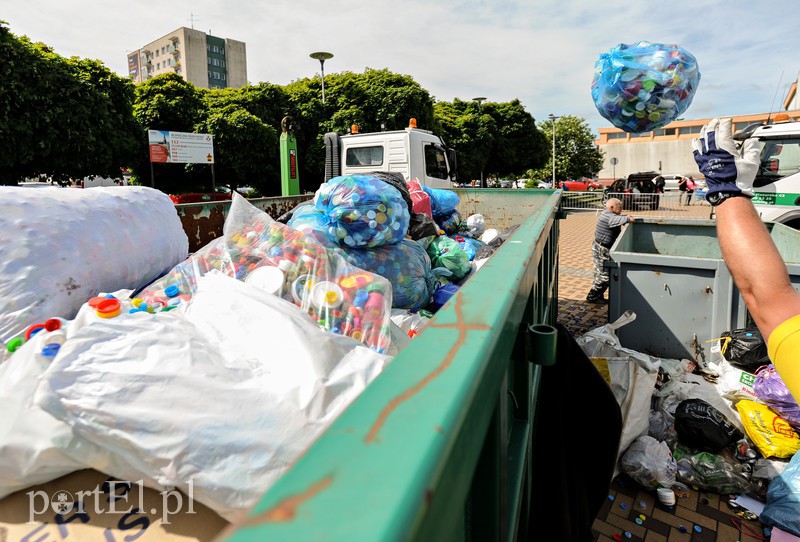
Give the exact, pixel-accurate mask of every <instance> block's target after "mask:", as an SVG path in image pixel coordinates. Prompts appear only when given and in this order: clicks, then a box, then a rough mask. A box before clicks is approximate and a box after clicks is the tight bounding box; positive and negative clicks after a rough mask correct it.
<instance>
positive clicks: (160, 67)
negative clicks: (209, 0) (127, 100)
mask: <svg viewBox="0 0 800 542" xmlns="http://www.w3.org/2000/svg"><path fill="white" fill-rule="evenodd" d="M172 72H174V73H177V74H178V75H180V76H181V77H182V78H183V79H185V80H187V81H189V82H190V83H193V84H194V85H196V86H198V87H203V88H229V87H230V88H238V87H242V86H244V85H246V84H247V49H246V46H245V43H244V42H242V41H237V40H233V39H229V38H220V37H217V36H212V35H210V34H206V33H205V32H201V31H200V30H194V29H192V28H186V27H182V28H178V29H177V30H174V31H172V32H170V33H169V34H167V35H165V36H162V37H160V38H158V39H157V40H155V41H153V42H150V43H148V44H147V45H144V46H142V47H141V48H140V49H138V50H136V51H132V52H131V53H130V54H128V75H129V77H130V78H131V79H132V80H133V81H134V82H136V83H141V82H143V81H147V80H148V79H150V78H151V77H155V76H156V75H160V74H162V73H172Z"/></svg>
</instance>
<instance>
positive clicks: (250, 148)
mask: <svg viewBox="0 0 800 542" xmlns="http://www.w3.org/2000/svg"><path fill="white" fill-rule="evenodd" d="M0 55H2V56H0V58H3V62H2V63H0V80H2V85H0V143H2V144H4V148H6V149H12V152H6V153H3V154H0V182H7V183H15V182H17V181H18V180H19V179H21V178H23V177H26V176H35V175H37V174H40V173H44V174H48V175H54V176H56V177H58V178H68V177H71V178H81V177H84V176H86V175H93V174H99V175H104V176H118V175H119V170H120V168H121V167H128V168H131V169H133V171H134V178H135V179H137V180H138V181H139V182H141V183H142V184H150V175H151V173H150V172H151V171H152V172H153V173H155V183H154V185H155V186H156V187H157V188H159V189H161V190H164V191H166V192H189V191H196V190H210V187H211V174H210V169H209V168H208V167H207V166H205V165H201V164H196V165H195V164H190V165H185V164H155V165H154V164H151V163H150V162H149V154H148V149H147V134H146V130H148V129H152V130H167V131H176V132H194V133H198V132H199V133H211V134H213V135H214V143H215V161H216V163H215V164H214V173H215V180H216V183H217V184H218V185H222V184H227V185H230V186H232V187H236V186H242V185H249V186H253V187H255V188H257V189H258V191H259V192H260V193H261V194H263V195H277V194H278V193H279V191H280V162H279V161H280V158H279V156H278V149H279V135H280V123H281V119H282V118H283V117H284V116H286V115H287V114H288V115H292V116H293V117H294V121H295V125H296V126H297V127H298V129H297V130H296V131H295V137H296V139H297V146H298V156H299V160H298V165H299V173H300V188H301V190H304V191H314V190H316V189H317V187H318V186H319V184H320V182H321V181H322V177H323V171H324V156H325V152H324V135H325V133H327V132H339V133H346V132H349V131H350V129H351V126H353V125H358V128H359V131H360V132H379V131H383V130H399V129H403V128H405V127H406V126H408V122H409V119H411V118H415V119H416V121H417V126H418V127H419V128H423V129H428V130H431V131H433V132H434V133H437V134H439V135H441V136H442V138H443V139H444V141H445V143H446V144H448V145H449V146H452V147H453V148H455V149H456V151H457V152H458V157H459V158H458V169H459V174H460V179H461V180H467V179H478V178H480V177H481V175H482V174H483V176H484V177H490V176H496V177H518V176H521V175H524V172H525V171H526V170H527V171H528V172H530V173H531V174H533V177H532V178H536V177H537V176H538V177H539V178H542V177H545V178H546V177H549V174H548V173H547V172H548V170H549V169H550V168H551V167H552V162H551V161H550V160H551V152H550V148H551V147H550V145H551V141H552V140H551V139H550V138H551V137H552V124H551V121H549V120H545V121H544V122H542V123H540V124H539V126H538V127H537V125H536V121H535V119H534V118H533V117H532V116H531V115H530V114H529V113H528V112H527V111H525V108H524V106H523V105H522V103H521V102H520V101H519V100H516V99H515V100H512V101H510V102H486V103H483V104H479V103H478V102H476V101H474V100H473V101H462V100H459V99H457V98H456V99H454V100H453V102H436V101H435V100H434V98H433V97H432V96H431V95H430V93H429V92H428V91H427V90H425V89H424V88H422V87H421V86H420V85H419V83H417V82H416V81H414V79H413V78H412V77H411V76H409V75H403V74H397V73H393V72H391V71H389V70H387V69H369V68H368V69H366V70H365V71H364V72H363V73H353V72H342V73H334V74H328V75H326V77H325V103H323V101H322V80H321V78H320V77H319V76H316V77H313V78H306V79H299V80H296V81H293V82H291V83H290V84H288V85H285V86H278V85H273V84H270V83H259V84H256V85H248V86H245V87H243V88H237V89H215V90H209V89H201V88H197V87H195V86H194V85H193V84H191V83H189V82H187V81H185V80H184V79H182V78H181V77H180V76H178V75H177V74H174V73H171V74H163V75H159V76H156V77H153V78H151V79H149V80H147V81H145V82H143V83H141V84H139V85H137V86H136V87H134V85H133V84H132V83H131V82H130V81H129V80H127V79H124V78H121V77H119V76H117V75H115V74H113V73H111V72H110V71H109V70H108V69H107V68H105V67H104V66H103V65H102V64H101V63H99V62H97V61H95V60H81V59H78V58H70V59H66V58H63V57H61V56H59V55H57V54H55V53H54V52H53V51H52V50H51V49H49V48H48V47H47V46H45V45H43V44H39V43H31V42H30V41H29V40H28V39H27V38H25V37H22V38H18V37H16V36H14V35H13V34H11V32H10V31H9V30H8V28H7V27H6V26H5V24H4V23H2V22H0ZM556 132H557V133H556V135H557V137H556V156H557V163H556V167H557V172H558V175H559V178H571V177H579V176H583V175H586V176H588V175H591V174H592V173H594V172H596V171H599V169H600V168H601V167H602V154H601V153H600V152H599V151H598V150H597V149H595V148H594V146H593V143H592V135H591V133H590V132H589V129H588V127H587V126H586V125H585V122H584V121H583V120H582V119H578V118H576V117H569V116H565V117H563V118H561V119H560V120H559V122H558V123H557V125H556Z"/></svg>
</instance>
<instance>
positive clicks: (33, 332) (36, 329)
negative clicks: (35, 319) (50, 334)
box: [25, 324, 44, 341]
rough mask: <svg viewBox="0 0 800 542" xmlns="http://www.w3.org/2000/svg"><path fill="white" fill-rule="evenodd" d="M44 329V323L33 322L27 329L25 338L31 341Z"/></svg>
mask: <svg viewBox="0 0 800 542" xmlns="http://www.w3.org/2000/svg"><path fill="white" fill-rule="evenodd" d="M43 329H44V324H33V325H32V326H30V327H29V328H28V329H27V330H25V339H26V340H28V341H30V340H31V337H33V336H34V335H36V334H37V333H39V332H40V331H41V330H43Z"/></svg>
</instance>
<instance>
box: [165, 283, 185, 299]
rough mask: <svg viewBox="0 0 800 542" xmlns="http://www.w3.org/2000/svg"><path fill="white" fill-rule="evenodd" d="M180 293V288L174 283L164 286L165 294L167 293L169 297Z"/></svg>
mask: <svg viewBox="0 0 800 542" xmlns="http://www.w3.org/2000/svg"><path fill="white" fill-rule="evenodd" d="M179 293H181V291H180V289H179V288H178V287H177V286H175V285H174V284H173V285H171V286H167V287H166V288H164V295H166V296H167V297H175V296H176V295H178V294H179Z"/></svg>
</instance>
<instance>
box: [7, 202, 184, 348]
mask: <svg viewBox="0 0 800 542" xmlns="http://www.w3.org/2000/svg"><path fill="white" fill-rule="evenodd" d="M188 253H189V242H188V239H187V237H186V234H185V233H184V231H183V227H182V226H181V222H180V219H179V218H178V214H177V213H176V211H175V206H174V205H173V203H172V201H171V200H170V199H169V197H168V196H167V195H166V194H164V193H163V192H160V191H158V190H155V189H152V188H147V187H141V186H126V187H107V188H89V189H72V188H57V187H53V188H49V187H48V188H40V189H35V190H34V189H29V188H19V187H5V186H0V340H1V341H3V342H7V341H8V340H9V339H11V338H12V337H16V336H19V335H22V334H24V333H25V331H26V329H27V328H28V327H29V326H30V325H33V324H36V323H39V322H43V321H45V320H47V319H49V318H53V317H61V318H67V319H71V318H74V317H75V315H76V313H77V312H78V309H79V308H80V307H81V305H82V304H83V303H84V302H86V300H88V299H89V298H90V297H92V296H94V295H97V294H98V293H100V292H112V291H115V290H119V289H122V288H129V289H134V290H135V289H137V288H139V287H141V286H145V285H146V284H148V283H149V282H151V281H152V280H154V279H156V278H158V277H159V276H160V275H161V274H163V273H164V272H166V271H168V270H169V269H171V268H172V267H173V266H174V265H175V264H177V263H178V262H180V261H182V260H183V259H185V258H186V256H187V255H188Z"/></svg>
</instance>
